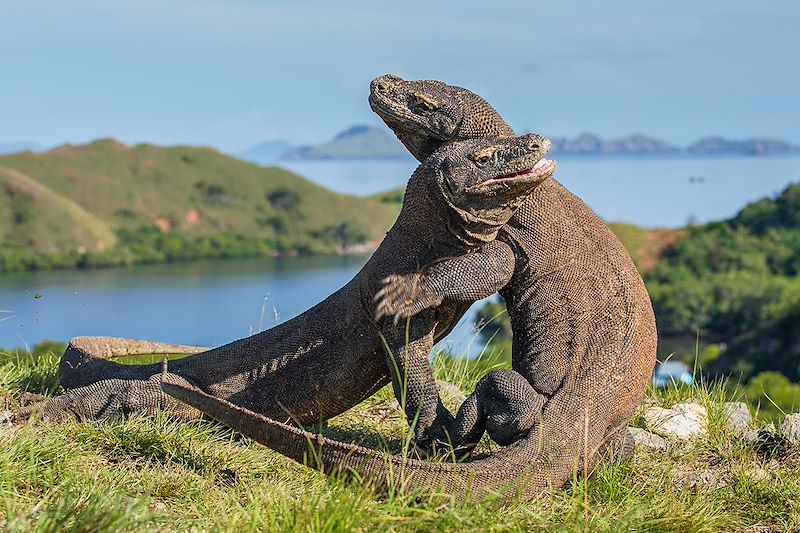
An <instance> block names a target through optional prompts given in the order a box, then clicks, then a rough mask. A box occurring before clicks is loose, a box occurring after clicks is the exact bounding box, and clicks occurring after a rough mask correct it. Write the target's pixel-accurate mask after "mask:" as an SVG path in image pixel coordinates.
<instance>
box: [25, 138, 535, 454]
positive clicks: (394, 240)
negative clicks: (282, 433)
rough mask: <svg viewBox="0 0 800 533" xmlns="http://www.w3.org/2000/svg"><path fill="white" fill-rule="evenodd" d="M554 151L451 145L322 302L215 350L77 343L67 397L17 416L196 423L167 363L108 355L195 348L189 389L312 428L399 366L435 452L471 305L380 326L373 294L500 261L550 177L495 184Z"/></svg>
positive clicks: (415, 181) (176, 367)
mask: <svg viewBox="0 0 800 533" xmlns="http://www.w3.org/2000/svg"><path fill="white" fill-rule="evenodd" d="M546 145H547V141H546V139H543V138H540V137H538V136H535V135H528V136H523V137H519V138H508V139H503V140H502V141H497V142H495V141H494V140H492V139H476V140H472V141H469V142H465V143H462V144H461V145H459V146H458V148H457V149H456V148H452V149H445V150H442V151H441V153H439V154H438V156H437V157H436V158H431V159H430V160H429V161H428V162H427V163H426V164H424V165H421V166H420V167H419V168H418V169H417V171H416V172H415V173H414V176H413V177H412V179H411V181H410V185H409V189H408V191H407V193H406V197H405V200H404V204H403V209H402V211H401V213H400V215H399V217H398V220H397V222H396V223H395V224H394V226H393V227H392V229H391V230H390V231H389V232H388V233H387V235H386V238H385V239H384V241H383V243H382V244H381V245H380V247H379V248H378V250H377V251H376V252H375V254H374V255H373V256H372V258H371V259H370V260H369V261H368V262H367V264H366V265H365V266H364V267H363V268H362V269H361V271H360V272H359V273H358V274H357V275H356V276H355V277H354V278H353V280H352V281H351V282H349V283H348V284H347V285H346V286H345V287H343V288H342V289H340V290H339V291H337V292H336V293H334V294H333V295H331V296H330V297H329V298H327V299H326V300H325V301H323V302H322V303H320V304H318V305H316V306H315V307H313V308H312V309H310V310H309V311H306V312H305V313H303V314H301V315H300V316H298V317H296V318H294V319H292V320H290V321H288V322H286V323H284V324H281V325H279V326H277V327H275V328H272V329H270V330H267V331H265V332H262V333H259V334H256V335H253V336H251V337H248V338H245V339H242V340H239V341H235V342H233V343H231V344H228V345H226V346H222V347H220V348H215V349H213V350H208V351H202V350H203V349H201V348H190V347H184V346H174V345H166V344H161V343H149V342H145V341H131V340H124V339H104V338H78V339H75V340H73V341H72V342H71V343H70V346H69V348H68V349H67V352H66V353H65V355H64V357H63V358H62V361H61V372H62V375H61V378H62V384H63V385H64V386H65V388H68V389H69V390H68V392H67V393H66V394H64V395H63V396H60V397H57V398H54V399H51V400H49V401H47V402H46V403H45V405H44V406H34V407H31V408H26V409H23V410H22V411H20V412H18V413H17V414H16V416H15V417H14V418H15V419H17V420H19V419H25V418H27V417H28V416H30V414H31V413H32V412H34V411H35V410H36V409H39V408H42V409H43V414H44V417H45V418H48V419H51V420H58V419H63V418H70V417H74V416H77V417H78V418H81V419H98V418H107V417H110V416H117V415H120V414H126V413H129V412H133V411H140V412H150V411H152V410H155V409H163V408H173V409H175V410H177V411H178V413H179V414H181V415H182V416H186V417H191V416H196V415H197V413H196V411H193V410H187V409H186V408H185V406H184V405H183V404H180V403H179V402H176V401H174V400H173V399H172V398H170V397H169V396H167V395H165V394H164V393H163V392H162V391H161V389H160V388H159V385H158V379H157V377H158V375H160V371H161V366H160V364H155V365H143V366H124V365H120V364H117V363H114V362H112V361H108V360H104V359H102V357H108V356H115V355H124V354H130V353H186V352H195V355H192V356H190V357H187V358H185V359H181V360H177V361H173V362H172V363H170V370H171V372H172V373H173V374H174V375H175V376H177V378H179V379H181V380H184V382H185V384H187V386H188V385H192V386H194V387H197V388H199V389H200V390H202V391H204V392H206V393H208V394H210V395H213V396H217V397H220V398H224V399H226V400H229V401H231V402H233V403H234V404H236V405H239V406H241V407H245V408H247V409H250V410H252V411H255V412H258V413H261V414H264V415H267V416H270V417H272V418H276V419H279V420H282V421H290V422H293V423H296V424H301V425H302V424H310V423H315V422H319V421H322V420H326V419H328V418H331V417H333V416H335V415H337V414H340V413H342V412H344V411H346V410H347V409H349V408H351V407H352V406H354V405H356V404H357V403H359V402H360V401H362V400H363V399H364V398H366V397H368V396H370V395H371V394H372V393H373V392H375V391H376V390H377V389H378V388H380V387H382V386H383V385H385V384H386V383H388V382H389V376H390V371H391V372H394V373H395V374H396V375H406V374H407V375H409V376H411V378H410V379H408V380H404V382H403V384H402V385H401V384H400V380H398V379H395V380H394V381H395V390H396V392H397V394H398V398H399V399H401V401H402V400H405V401H404V404H405V405H406V409H407V412H408V413H409V416H414V417H416V418H418V421H417V425H416V428H417V437H418V439H419V443H420V446H421V447H422V448H425V447H427V443H429V442H432V441H434V440H437V439H441V438H442V436H441V435H439V434H438V433H436V432H434V433H429V430H430V429H431V428H437V431H439V432H440V431H441V428H444V427H447V425H449V424H450V423H451V422H452V415H451V414H450V413H449V412H448V411H447V409H445V408H444V407H443V405H442V404H441V402H440V401H439V399H438V395H437V394H435V393H433V392H432V391H435V390H436V385H435V381H434V379H433V375H432V373H431V371H430V367H429V365H428V364H427V357H428V353H429V352H430V349H431V348H432V345H433V343H434V340H435V339H436V338H438V337H439V336H441V335H443V334H446V333H447V332H448V331H449V330H450V329H451V328H452V326H453V325H454V324H455V323H456V322H457V321H458V319H459V318H460V317H461V316H462V314H463V313H464V311H465V310H466V308H467V305H466V304H464V303H463V302H460V301H455V300H447V301H443V302H442V304H441V305H439V306H437V308H436V309H432V310H430V312H426V313H422V314H420V315H419V316H417V317H415V318H414V319H413V320H411V321H410V323H409V324H394V322H393V321H392V320H391V319H385V320H382V321H376V320H375V319H374V313H373V310H374V302H373V298H374V295H375V293H376V292H378V290H379V289H380V287H381V280H382V279H384V278H385V277H387V276H388V275H389V274H390V273H395V272H399V273H407V272H414V271H416V270H417V269H418V268H419V266H420V265H422V264H426V263H428V262H431V261H436V260H437V259H440V258H442V257H449V256H452V255H460V254H463V253H465V252H467V251H474V252H476V253H475V254H474V256H475V257H477V258H478V259H479V261H480V260H481V258H483V257H489V256H488V255H484V254H483V253H482V252H483V251H484V250H486V251H488V250H491V248H492V247H493V246H494V238H495V236H496V235H497V232H498V231H499V230H500V228H501V227H502V225H503V224H505V222H506V221H507V220H508V219H509V217H511V215H512V214H513V212H514V210H515V209H516V207H517V206H519V205H520V204H521V203H522V202H523V201H524V200H525V198H527V196H529V195H530V193H531V191H532V190H533V189H534V188H535V187H536V186H538V185H539V183H541V182H542V181H543V180H545V179H546V178H547V177H548V175H547V174H542V175H538V176H529V177H526V178H517V179H513V180H503V181H497V182H493V181H492V179H494V178H496V177H497V176H499V175H500V174H502V173H503V172H506V173H514V172H518V171H521V170H526V169H530V168H531V167H533V166H534V165H535V163H536V162H537V161H538V160H539V159H541V157H542V155H543V153H544V149H543V147H544V146H546ZM487 150H490V151H492V150H493V151H494V154H495V156H496V157H495V158H494V159H493V160H492V162H491V164H484V165H483V166H481V167H478V163H476V161H477V160H479V159H480V154H481V153H483V152H484V151H487ZM476 154H477V155H476ZM471 158H472V159H471ZM501 167H502V171H503V172H501V171H500V169H501ZM490 266H491V267H492V268H495V269H496V270H498V271H499V272H502V273H504V274H505V275H506V276H509V275H510V273H511V272H510V271H508V270H505V271H504V269H503V268H502V265H499V266H493V265H490V264H489V263H487V268H489V267H490ZM503 283H505V282H504V281H500V282H499V284H500V285H502V284H503ZM486 290H494V288H493V287H487V289H486ZM387 348H388V350H387ZM196 352H201V353H196ZM398 373H399V374H398ZM406 391H408V394H407V395H406ZM412 413H413V415H412Z"/></svg>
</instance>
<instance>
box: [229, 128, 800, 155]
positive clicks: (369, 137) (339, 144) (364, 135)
mask: <svg viewBox="0 0 800 533" xmlns="http://www.w3.org/2000/svg"><path fill="white" fill-rule="evenodd" d="M551 140H552V141H553V150H552V152H553V153H554V154H586V155H589V154H593V155H606V154H608V155H613V154H680V153H686V154H693V155H718V154H720V155H722V154H728V155H753V156H758V155H768V154H792V153H800V145H796V144H791V143H788V142H785V141H781V140H778V139H769V138H754V139H745V140H730V139H725V138H723V137H719V136H710V137H705V138H703V139H700V140H699V141H697V142H695V143H692V144H691V145H689V146H688V147H686V148H681V147H678V146H675V145H673V144H670V143H668V142H666V141H663V140H661V139H657V138H655V137H650V136H647V135H644V134H642V133H636V134H633V135H629V136H627V137H622V138H620V139H603V138H602V137H599V136H597V135H595V134H592V133H581V134H580V135H578V136H577V137H574V138H568V137H551ZM282 144H283V145H287V143H282ZM280 145H281V141H271V142H268V143H262V144H261V145H257V146H254V147H253V148H250V149H248V150H246V151H245V152H242V153H241V154H239V157H241V158H242V159H245V160H247V161H253V162H256V163H261V164H265V163H267V162H268V163H270V164H272V163H275V162H277V161H279V160H281V159H288V160H314V159H316V160H319V159H384V158H408V157H410V156H409V155H408V152H407V151H406V149H405V148H404V147H403V145H402V144H401V143H400V141H398V140H397V139H396V138H395V137H394V136H393V135H392V134H391V132H389V131H388V130H387V129H386V128H384V127H382V126H368V125H363V124H362V125H356V126H351V127H349V128H347V129H346V130H344V131H342V132H340V133H339V134H337V135H336V136H335V137H334V138H333V139H331V140H329V141H326V142H323V143H320V144H315V145H307V146H301V147H297V148H288V149H287V150H285V151H284V152H282V153H278V150H276V149H274V147H276V146H280ZM264 146H269V147H270V159H269V161H267V160H266V159H265V158H263V157H261V156H260V155H259V152H260V151H262V153H263V148H262V147H264Z"/></svg>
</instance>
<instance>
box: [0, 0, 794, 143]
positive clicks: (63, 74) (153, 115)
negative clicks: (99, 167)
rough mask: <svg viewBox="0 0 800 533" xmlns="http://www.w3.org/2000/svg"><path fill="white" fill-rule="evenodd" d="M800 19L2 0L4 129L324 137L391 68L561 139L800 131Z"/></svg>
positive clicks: (708, 3)
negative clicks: (481, 101)
mask: <svg viewBox="0 0 800 533" xmlns="http://www.w3.org/2000/svg"><path fill="white" fill-rule="evenodd" d="M798 28H800V1H798V0H783V1H778V0H774V1H770V0H760V1H759V2H753V1H752V0H747V1H739V0H688V1H687V0H672V1H669V2H667V1H660V0H649V1H641V0H637V1H622V0H604V1H596V2H595V1H582V2H578V1H570V0H555V1H551V2H533V1H531V0H519V1H502V0H495V1H492V2H480V3H474V4H471V3H469V2H466V1H463V0H462V1H457V2H443V1H436V0H400V1H392V2H384V1H379V0H372V1H365V2H346V1H332V0H328V1H305V0H285V1H258V0H250V1H247V0H237V1H222V0H155V1H152V0H136V1H129V0H97V1H80V0H78V1H69V2H67V1H64V0H19V1H8V0H0V50H2V54H0V143H2V142H5V141H34V142H37V143H41V144H43V145H51V144H56V143H61V142H65V141H69V142H73V143H77V142H84V141H87V140H90V139H94V138H97V137H107V136H112V137H116V138H118V139H120V140H122V141H125V142H129V143H132V142H140V141H150V142H156V143H162V144H175V143H190V144H204V145H211V146H216V147H218V148H222V149H225V150H228V151H239V150H242V149H244V148H246V147H248V146H250V145H252V144H255V143H258V142H261V141H265V140H271V139H286V140H289V141H292V142H312V141H318V140H323V139H326V138H328V137H330V136H332V135H333V134H335V133H336V132H338V131H339V130H341V129H343V128H344V127H346V126H349V125H351V124H355V123H365V122H366V123H377V119H375V118H374V117H373V115H372V113H371V111H370V110H369V106H368V104H367V92H368V91H367V87H368V83H369V81H370V79H372V78H373V77H375V76H377V75H379V74H383V73H387V72H391V73H395V74H399V75H401V76H403V77H406V78H439V79H442V80H444V81H447V82H449V83H452V84H457V85H463V86H465V87H468V88H470V89H472V90H474V91H475V92H478V93H479V94H481V95H483V96H484V97H486V98H487V99H488V100H489V101H491V102H492V103H493V104H494V105H495V107H496V108H498V110H499V111H500V112H501V113H503V114H504V116H505V117H506V118H507V119H508V121H509V122H510V123H511V125H512V126H514V127H515V128H517V129H520V130H524V129H531V130H535V131H539V132H542V133H545V134H548V135H553V136H557V135H570V136H571V135H576V134H578V133H580V132H582V131H592V132H595V133H598V134H600V135H602V136H607V137H615V136H623V135H627V134H630V133H634V132H644V133H647V134H651V135H654V136H657V137H661V138H663V139H665V140H667V141H670V142H673V143H677V144H686V143H689V142H691V141H693V140H696V139H697V138H698V137H701V136H704V135H707V134H710V133H719V134H723V135H725V136H730V137H733V138H736V137H750V136H773V137H779V138H785V139H787V140H790V141H793V142H797V143H800V30H799V29H798Z"/></svg>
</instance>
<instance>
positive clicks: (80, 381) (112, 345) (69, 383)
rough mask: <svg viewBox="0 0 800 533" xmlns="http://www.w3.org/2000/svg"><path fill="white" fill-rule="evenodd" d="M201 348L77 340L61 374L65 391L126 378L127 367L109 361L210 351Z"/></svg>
mask: <svg viewBox="0 0 800 533" xmlns="http://www.w3.org/2000/svg"><path fill="white" fill-rule="evenodd" d="M207 350H208V348H203V347H200V346H183V345H180V344H169V343H165V342H153V341H144V340H137V339H120V338H116V337H75V338H74V339H72V340H70V341H69V346H67V349H66V351H65V352H64V355H62V356H61V362H60V363H59V365H58V372H59V376H60V378H61V385H62V386H63V387H64V388H65V389H76V388H78V387H85V386H87V385H91V384H92V383H95V382H97V381H99V380H100V379H112V378H115V377H122V376H121V375H119V376H118V375H116V374H119V373H120V371H122V370H124V368H125V367H122V366H121V365H119V364H117V363H114V362H112V361H109V359H111V358H113V357H121V356H126V355H142V354H186V355H191V354H196V353H200V352H205V351H207Z"/></svg>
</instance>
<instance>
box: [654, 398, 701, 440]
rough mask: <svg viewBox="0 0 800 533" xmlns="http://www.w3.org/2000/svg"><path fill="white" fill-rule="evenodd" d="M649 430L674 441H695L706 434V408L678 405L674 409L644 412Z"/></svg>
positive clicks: (658, 408) (693, 405) (696, 405)
mask: <svg viewBox="0 0 800 533" xmlns="http://www.w3.org/2000/svg"><path fill="white" fill-rule="evenodd" d="M643 416H644V422H645V425H646V426H647V428H648V429H649V430H651V431H653V432H655V433H658V434H659V435H663V436H665V437H668V438H673V439H682V440H688V439H695V438H699V437H702V436H704V435H705V434H706V425H707V421H708V415H707V413H706V408H705V407H703V406H702V405H700V404H696V403H677V404H675V405H673V406H672V409H664V408H661V407H651V408H650V409H648V410H647V411H645V412H644V415H643Z"/></svg>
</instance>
